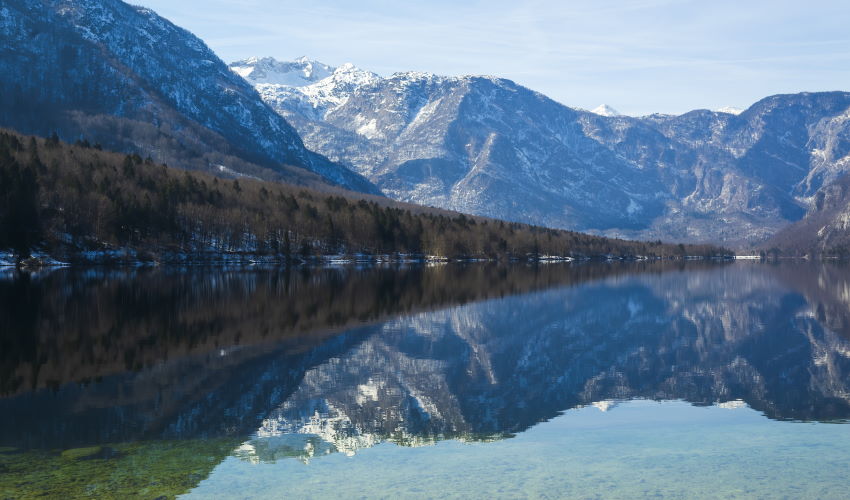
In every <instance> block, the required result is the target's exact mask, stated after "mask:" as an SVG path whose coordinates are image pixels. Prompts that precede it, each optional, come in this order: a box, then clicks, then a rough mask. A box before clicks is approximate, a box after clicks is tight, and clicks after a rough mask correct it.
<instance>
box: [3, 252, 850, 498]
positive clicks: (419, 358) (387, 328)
mask: <svg viewBox="0 0 850 500" xmlns="http://www.w3.org/2000/svg"><path fill="white" fill-rule="evenodd" d="M0 308H2V309H0V327H2V338H0V392H2V394H3V395H4V397H2V398H0V447H9V449H16V450H27V449H29V450H36V451H37V450H60V451H61V450H67V449H83V450H84V451H82V452H78V453H81V455H80V456H81V457H83V458H85V457H88V458H89V459H91V458H92V457H94V459H103V460H107V459H109V458H110V456H106V457H105V458H104V457H103V456H101V455H104V454H106V455H110V454H112V455H111V456H112V457H113V458H116V459H117V458H120V457H121V456H125V455H126V456H129V455H131V454H133V453H136V452H137V451H133V450H136V448H133V449H132V450H131V449H130V448H127V447H126V446H125V448H122V447H121V446H119V445H116V444H115V443H148V444H151V443H153V444H151V446H154V447H155V448H156V450H157V452H156V453H161V450H160V448H157V447H165V448H167V449H170V448H168V447H169V446H172V445H173V443H174V442H175V440H179V441H181V442H182V443H184V444H186V443H190V444H191V446H190V448H189V451H184V454H185V455H186V457H194V459H193V460H196V459H197V457H198V452H197V450H196V449H195V448H194V447H199V446H200V447H206V448H203V449H204V450H206V451H204V452H203V456H205V457H207V458H209V461H208V462H209V463H208V464H207V465H205V466H200V465H198V464H197V463H196V462H195V461H193V460H190V459H189V458H186V462H185V463H187V464H188V463H191V464H192V465H191V467H189V466H188V465H187V466H186V467H187V470H188V469H191V470H192V471H193V472H192V474H194V475H193V476H192V477H193V478H195V479H191V480H186V477H188V476H186V475H185V474H184V475H183V476H181V479H180V481H183V482H180V481H177V484H178V485H183V484H184V483H185V482H187V481H188V483H186V484H191V483H193V482H194V483H196V482H197V481H199V480H200V479H202V478H203V477H205V474H206V473H208V471H209V470H210V468H211V467H213V466H214V465H215V463H217V462H218V461H220V460H221V459H223V457H225V456H227V455H228V454H231V453H233V454H235V455H236V456H238V457H240V458H242V459H244V460H246V461H251V462H264V461H275V460H280V459H284V458H290V457H294V458H298V459H300V460H303V461H309V460H311V459H313V458H315V457H317V456H322V455H328V454H334V453H345V454H354V453H356V452H357V451H358V450H360V449H362V448H368V447H372V446H374V445H376V444H378V443H381V442H387V441H388V442H393V443H396V444H399V445H405V446H415V445H421V444H429V443H433V442H436V441H439V440H443V439H456V440H463V441H491V440H497V439H502V438H505V437H509V436H512V435H515V434H518V433H522V432H524V431H526V430H527V429H529V428H530V427H532V426H534V425H535V424H537V423H539V422H541V421H545V420H548V419H552V418H553V417H555V416H557V415H559V414H560V413H562V412H563V411H565V410H568V409H570V408H576V407H581V406H586V405H591V404H595V405H597V406H599V407H601V408H604V409H610V408H611V407H613V406H615V405H616V402H617V401H622V400H629V399H654V400H685V401H688V402H690V403H692V404H695V405H713V404H726V405H735V404H746V405H749V406H750V407H752V408H754V409H757V410H759V411H761V412H763V413H764V415H765V416H767V417H768V418H771V419H778V420H805V421H809V420H816V421H841V420H844V419H847V418H850V377H848V376H847V375H848V374H850V318H848V315H850V270H848V268H846V267H844V266H840V265H833V264H784V265H776V266H774V265H764V264H758V263H739V264H718V265H705V264H689V265H686V266H681V265H677V266H671V265H664V264H659V263H655V264H616V265H583V266H570V265H551V266H540V267H527V266H513V267H501V266H496V265H471V266H441V267H436V268H423V267H411V268H375V269H323V270H301V271H297V272H293V273H291V274H289V273H286V272H282V271H261V270H257V271H251V272H246V271H234V272H197V271H195V272H186V271H180V270H171V271H168V270H157V271H145V272H138V273H124V272H111V271H92V272H86V273H78V272H70V271H64V272H59V273H53V274H49V275H47V276H44V277H39V278H32V279H31V278H26V277H23V278H19V279H14V280H8V279H7V280H4V281H0ZM739 401H740V402H743V403H737V402H739ZM613 411H616V409H615V410H613ZM110 443H111V444H110ZM211 443H215V445H212V444H211ZM107 445H108V446H107ZM133 446H137V445H133ZM210 446H212V450H211V449H210ZM91 447H94V448H91ZM86 450H88V451H86ZM110 450H112V451H110ZM75 453H77V452H75ZM86 453H88V455H87V454H86ZM156 453H154V454H153V455H152V456H154V457H156V456H160V455H157V454H156ZM98 454H100V455H98ZM4 460H5V461H4ZM95 461H96V460H95ZM154 461H155V460H154ZM6 463H10V464H14V460H12V459H7V458H4V456H3V454H2V453H0V465H3V464H6ZM205 463H206V462H205ZM136 464H137V465H138V462H136ZM3 466H5V467H9V465H3ZM178 469H179V468H178ZM205 471H206V472H205ZM0 472H2V469H0ZM175 488H176V490H175V491H182V490H181V488H185V486H178V487H175ZM0 489H2V481H0ZM0 493H5V492H3V491H0Z"/></svg>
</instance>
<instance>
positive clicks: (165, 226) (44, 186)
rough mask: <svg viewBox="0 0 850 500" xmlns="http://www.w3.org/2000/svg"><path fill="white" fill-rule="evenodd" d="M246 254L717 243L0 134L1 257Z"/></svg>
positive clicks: (682, 248) (501, 252) (625, 250)
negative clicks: (629, 235)
mask: <svg viewBox="0 0 850 500" xmlns="http://www.w3.org/2000/svg"><path fill="white" fill-rule="evenodd" d="M63 246H64V247H66V248H68V247H72V248H73V249H74V250H76V251H83V250H97V249H107V248H132V249H135V250H139V251H144V252H150V253H152V254H153V255H156V254H157V253H162V252H250V253H256V254H267V255H277V256H281V257H282V258H287V259H290V258H310V257H314V256H318V255H334V254H355V253H362V254H372V255H376V254H378V255H384V254H397V253H401V254H411V255H434V256H443V257H447V258H493V259H506V258H528V257H529V256H530V257H535V256H542V255H552V256H572V257H581V256H588V257H593V256H602V255H615V256H647V257H681V256H685V255H717V254H723V253H726V251H725V250H724V249H722V248H718V247H714V246H710V245H696V246H694V245H688V246H686V245H676V244H665V243H662V242H660V241H655V242H635V241H625V240H619V239H610V238H604V237H598V236H590V235H586V234H582V233H578V232H573V231H564V230H554V229H548V228H543V227H537V226H532V225H528V224H521V223H515V222H505V221H499V220H493V219H486V218H480V217H471V216H467V215H464V214H458V213H453V212H447V211H443V210H438V209H429V208H424V207H416V206H410V205H404V204H401V203H397V202H393V201H391V200H388V199H381V198H377V197H371V198H366V199H363V198H358V197H356V195H354V194H352V193H342V192H337V193H329V192H322V191H317V190H314V189H308V188H301V187H297V186H292V185H287V184H281V183H275V182H266V181H260V180H255V179H250V178H245V177H242V178H236V179H224V178H219V177H216V176H213V175H210V174H207V173H203V172H194V171H185V170H179V169H175V168H171V167H168V166H166V165H162V164H156V163H155V162H153V161H152V160H151V159H150V158H142V157H141V156H139V155H135V154H133V155H123V154H118V153H111V152H107V151H103V150H102V148H100V147H99V146H98V145H92V144H89V143H88V142H87V141H82V140H81V141H78V142H77V143H76V144H66V143H63V142H61V141H59V139H58V138H57V137H56V136H53V137H50V138H38V137H26V136H22V135H20V134H17V133H14V132H9V131H6V132H0V249H7V250H11V251H13V252H15V253H16V254H18V255H20V256H22V257H27V256H29V254H30V252H31V251H33V249H35V248H44V249H45V250H48V251H49V250H51V249H56V248H59V247H63Z"/></svg>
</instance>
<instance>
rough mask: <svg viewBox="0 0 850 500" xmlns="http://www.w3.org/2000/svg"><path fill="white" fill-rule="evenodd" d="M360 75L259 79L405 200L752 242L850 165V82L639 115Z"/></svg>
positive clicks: (519, 92)
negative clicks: (287, 82) (748, 101)
mask: <svg viewBox="0 0 850 500" xmlns="http://www.w3.org/2000/svg"><path fill="white" fill-rule="evenodd" d="M349 68H351V67H350V66H349ZM356 71H361V70H356ZM361 73H363V74H367V75H369V77H368V78H363V79H362V81H361V83H355V84H353V85H349V86H342V85H339V84H338V83H334V82H333V79H332V77H328V78H326V79H324V80H320V81H318V82H315V83H312V84H308V85H303V86H300V87H289V86H277V87H275V88H271V87H269V86H265V87H263V86H261V84H257V86H258V89H260V91H261V93H262V96H263V98H264V99H265V100H266V102H268V103H269V104H270V105H271V106H272V107H273V108H274V109H275V110H277V111H278V112H279V113H280V114H281V115H282V116H284V117H286V118H287V120H288V121H289V122H290V123H292V124H293V125H294V126H295V127H296V129H297V130H298V131H299V132H300V133H301V136H302V138H303V139H304V141H305V144H307V145H308V147H310V148H312V149H314V150H316V151H318V152H320V153H322V154H324V155H326V156H328V157H329V158H330V159H331V160H333V161H337V162H340V163H343V164H345V165H348V166H349V167H350V168H352V169H353V170H355V171H357V172H359V173H361V174H362V175H364V176H365V177H367V178H368V179H369V180H371V181H372V182H374V183H375V184H376V185H378V186H379V187H380V188H381V189H382V190H383V191H384V192H385V193H386V194H387V195H389V196H390V197H393V198H396V199H399V200H403V201H409V202H414V203H421V204H426V205H433V206H438V207H442V208H448V209H452V210H458V211H462V212H467V213H472V214H478V215H486V216H491V217H497V218H502V219H508V220H517V221H523V222H531V223H536V224H544V225H549V226H553V227H559V228H568V229H574V230H581V231H587V232H595V233H601V234H606V235H609V236H619V237H630V238H642V239H656V238H660V239H670V240H682V241H705V240H713V241H724V242H731V243H743V242H754V241H763V240H765V239H766V238H768V237H770V236H771V235H773V234H775V233H776V232H777V231H779V230H780V229H782V228H783V227H786V226H788V225H789V224H791V223H793V222H795V221H797V220H799V219H801V218H802V217H803V215H804V214H805V213H806V211H807V210H808V209H809V207H810V206H811V204H812V202H813V196H814V195H815V193H816V192H817V190H818V189H820V188H821V187H822V186H824V185H826V184H828V183H829V182H831V181H832V180H834V179H836V178H838V177H840V176H841V175H842V174H843V173H844V172H847V171H849V170H850V156H848V153H850V149H848V148H847V147H846V146H845V144H846V138H845V137H846V130H845V129H846V128H847V123H848V117H850V111H848V108H850V94H848V93H844V92H824V93H801V94H793V95H777V96H772V97H768V98H766V99H763V100H761V101H759V102H758V103H756V104H754V105H753V106H751V107H750V108H749V109H748V110H746V111H744V112H741V113H740V114H734V113H731V112H727V111H729V110H724V111H722V112H718V111H709V110H695V111H691V112H689V113H685V114H683V115H680V116H673V115H649V116H645V117H639V118H635V117H628V116H619V115H616V116H608V115H612V114H613V112H612V110H611V109H610V107H603V108H602V109H600V108H597V111H598V113H597V112H589V111H584V110H579V109H573V108H569V107H567V106H564V105H562V104H560V103H558V102H555V101H553V100H551V99H549V98H547V97H546V96H543V95H542V94H539V93H537V92H534V91H532V90H530V89H527V88H525V87H522V86H520V85H517V84H515V83H513V82H511V81H510V80H505V79H500V78H493V77H477V76H466V77H443V76H436V75H431V74H427V73H397V74H394V75H391V76H389V77H384V78H381V77H378V76H376V75H374V74H370V73H368V72H361ZM323 88H330V89H333V91H332V92H324V93H321V94H320V91H319V89H323ZM326 95H332V96H333V99H328V98H325V97H321V96H326ZM306 96H320V97H315V98H314V99H313V100H309V99H307V97H306ZM305 102H306V103H308V104H305ZM603 111H604V113H603Z"/></svg>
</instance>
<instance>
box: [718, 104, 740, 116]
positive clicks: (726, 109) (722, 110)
mask: <svg viewBox="0 0 850 500" xmlns="http://www.w3.org/2000/svg"><path fill="white" fill-rule="evenodd" d="M714 111H716V112H718V113H728V114H730V115H740V114H741V113H743V112H744V110H743V109H741V108H735V107H732V106H723V107H722V108H718V109H715V110H714Z"/></svg>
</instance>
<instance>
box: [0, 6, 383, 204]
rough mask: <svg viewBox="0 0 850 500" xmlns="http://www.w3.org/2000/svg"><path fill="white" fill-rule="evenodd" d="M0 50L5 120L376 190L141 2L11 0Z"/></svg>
mask: <svg viewBox="0 0 850 500" xmlns="http://www.w3.org/2000/svg"><path fill="white" fill-rule="evenodd" d="M0 53H1V54H2V58H0V71H2V73H0V74H2V75H3V76H2V77H0V100H2V103H0V104H2V106H0V125H2V126H6V127H11V128H15V129H18V130H21V131H22V132H27V133H38V134H41V135H49V134H50V133H51V132H53V131H57V132H59V134H60V136H61V137H62V138H65V139H68V140H73V139H77V138H79V137H81V136H85V137H86V138H87V139H89V140H93V141H96V142H99V143H102V144H103V145H104V146H107V147H109V148H110V149H117V150H122V151H127V152H138V153H141V154H144V155H151V156H152V157H153V158H154V159H155V160H158V161H168V162H170V163H172V164H176V165H180V166H184V167H187V168H194V169H205V170H215V169H219V168H218V166H219V165H221V166H224V167H226V168H227V169H230V170H233V171H236V172H240V173H243V174H249V175H255V176H261V177H265V178H277V179H279V180H291V181H295V182H301V183H319V182H330V183H333V184H337V185H340V186H343V187H347V188H351V189H357V190H362V191H368V192H372V193H377V190H376V189H375V188H374V187H373V186H371V185H370V183H369V182H368V181H365V180H364V179H362V178H361V177H360V176H358V175H356V174H353V173H351V172H349V171H348V170H347V169H345V168H343V167H341V166H338V165H334V164H332V163H331V162H329V161H328V160H327V159H326V158H323V157H322V156H320V155H317V154H315V153H312V152H310V151H309V150H307V149H306V148H305V147H304V145H303V143H302V141H301V139H300V138H299V136H298V133H297V132H296V131H295V130H294V129H293V128H292V127H291V126H290V125H289V124H288V123H287V122H286V121H285V120H284V119H282V118H281V117H280V116H278V115H276V114H275V113H273V112H272V111H271V110H270V109H269V107H268V106H267V105H266V104H265V103H264V102H263V101H262V100H261V99H260V98H259V97H258V95H257V94H256V92H255V90H254V89H252V88H251V86H250V85H248V84H246V83H245V81H244V80H242V79H241V78H239V77H238V76H237V75H234V74H233V73H232V72H231V71H229V70H228V68H227V66H226V65H225V64H224V63H223V62H221V60H219V59H218V57H216V55H215V54H214V53H213V52H212V51H211V50H210V49H209V48H208V47H207V46H206V45H205V44H204V43H203V42H202V41H201V40H199V39H198V38H196V37H195V36H193V35H192V34H191V33H189V32H187V31H185V30H183V29H181V28H178V27H177V26H174V25H173V24H171V23H170V22H168V21H166V20H165V19H163V18H161V17H159V16H157V15H156V14H155V13H154V12H152V11H150V10H148V9H144V8H140V7H133V6H130V5H128V4H125V3H123V2H121V1H119V0H75V1H70V0H46V1H42V0H9V1H7V2H4V3H3V5H2V7H0ZM284 165H290V166H291V167H285V166H284ZM293 167H295V168H293ZM305 170H306V171H305ZM309 171H312V172H315V173H317V174H319V175H321V176H322V177H324V178H325V181H321V180H320V179H317V178H316V176H315V175H313V174H311V173H310V172H309Z"/></svg>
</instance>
